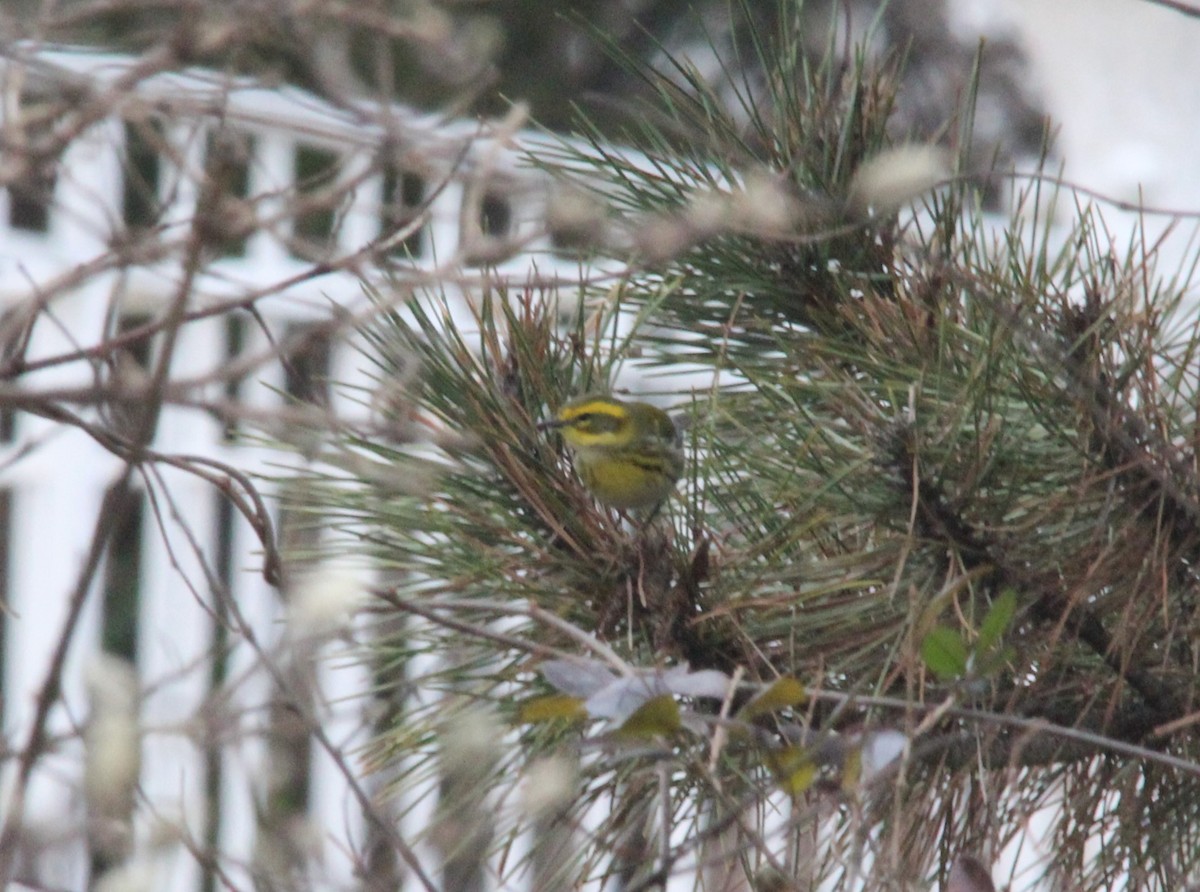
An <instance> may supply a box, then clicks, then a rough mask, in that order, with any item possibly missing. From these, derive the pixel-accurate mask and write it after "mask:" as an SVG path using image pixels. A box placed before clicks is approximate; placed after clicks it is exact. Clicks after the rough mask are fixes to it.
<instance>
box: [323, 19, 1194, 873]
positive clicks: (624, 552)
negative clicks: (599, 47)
mask: <svg viewBox="0 0 1200 892" xmlns="http://www.w3.org/2000/svg"><path fill="white" fill-rule="evenodd" d="M785 25H786V23H785ZM752 33H753V34H754V39H753V40H752V42H751V52H752V53H753V54H754V57H755V61H756V63H757V64H756V65H755V66H754V67H755V68H756V69H757V70H760V71H762V72H765V73H766V75H765V76H764V78H763V79H762V80H761V82H754V83H752V82H749V81H747V82H746V83H745V84H744V89H742V90H740V91H738V92H737V93H736V95H735V97H734V100H733V101H732V102H730V101H729V99H728V97H726V98H725V99H722V98H721V97H719V96H717V95H715V94H714V93H713V92H712V91H711V90H709V89H707V88H706V86H705V84H704V82H703V80H702V79H701V78H700V77H699V75H697V74H696V73H695V72H694V71H692V70H691V69H690V68H689V67H688V66H686V65H685V64H682V63H680V64H678V65H677V67H675V68H674V69H673V70H671V71H669V72H667V73H666V74H655V73H653V72H647V73H646V74H645V76H646V77H647V78H648V79H650V82H651V83H652V84H653V85H654V87H655V89H656V90H657V95H658V99H659V102H658V105H657V107H656V108H654V109H653V110H652V112H647V113H645V114H643V115H641V116H639V117H638V118H637V119H636V124H637V126H636V127H633V126H631V128H630V129H629V131H628V132H627V134H626V141H627V143H628V144H629V145H630V146H636V147H637V150H638V152H639V153H640V154H638V153H634V152H632V151H630V152H625V151H618V150H614V149H612V148H611V143H610V142H607V141H601V140H600V138H599V137H598V136H596V137H595V139H594V140H593V141H592V142H591V143H588V142H587V141H586V140H585V141H582V142H580V141H575V142H567V141H564V142H562V143H561V144H560V145H558V147H557V148H556V149H555V150H553V151H549V152H545V151H543V152H542V153H541V154H540V155H539V156H538V158H537V161H538V163H540V164H542V165H543V166H545V167H546V168H547V169H548V170H550V171H551V173H552V174H553V175H554V176H555V177H557V178H558V179H559V180H560V181H561V182H562V183H563V184H564V189H569V190H570V194H571V195H573V196H575V197H576V198H577V199H578V200H579V201H580V202H581V203H582V206H584V207H590V208H593V209H594V210H595V209H602V211H601V210H596V219H594V220H593V221H591V222H592V223H593V224H594V225H593V226H591V227H590V228H589V227H586V226H585V227H582V229H581V231H582V232H583V233H584V236H585V237H584V238H583V241H584V242H586V243H587V244H588V245H589V246H590V247H591V248H592V249H594V250H596V251H597V252H599V253H605V254H619V255H620V256H621V259H622V261H623V265H622V266H621V267H620V271H619V272H618V273H617V274H611V275H605V276H600V275H596V276H595V277H593V278H592V279H590V280H589V281H586V282H584V283H583V284H582V285H581V286H579V287H577V288H572V287H568V286H564V285H554V284H547V283H535V284H533V285H531V286H529V287H527V288H524V289H516V288H508V289H505V288H502V287H499V286H497V287H495V288H492V289H490V290H487V291H486V292H485V293H483V294H482V295H480V296H479V297H478V299H477V301H476V302H475V303H474V304H473V306H474V307H475V308H476V312H475V315H474V318H473V320H472V321H471V324H469V325H463V324H461V323H460V322H457V321H455V316H454V314H452V313H451V312H450V308H449V306H448V301H449V300H450V299H449V298H444V299H443V300H444V301H446V302H447V303H442V302H441V301H439V298H438V297H437V296H436V295H433V296H430V295H426V296H424V297H423V298H421V299H419V300H414V301H413V302H411V303H410V304H408V305H407V306H405V307H404V308H403V309H399V310H389V309H385V310H382V311H381V316H380V319H379V321H377V322H376V323H375V324H374V325H372V326H371V328H370V329H369V330H368V331H367V332H366V334H367V341H368V347H367V349H366V356H367V357H368V358H369V359H370V360H371V361H373V362H374V363H376V364H377V366H378V369H379V374H378V377H379V381H380V392H381V394H384V396H385V397H386V398H382V399H380V401H379V403H378V404H379V405H381V406H383V407H384V408H385V410H386V414H387V416H388V418H389V423H390V424H391V426H392V429H393V430H394V431H395V433H396V441H395V442H394V443H381V442H378V441H364V440H356V441H352V442H350V443H348V444H346V445H347V446H348V447H349V448H351V449H353V450H355V451H357V453H358V454H359V456H360V457H361V461H360V462H358V463H356V464H354V465H352V466H349V467H352V469H353V472H352V473H347V474H342V475H337V476H336V477H333V478H331V479H330V481H329V482H330V483H331V485H330V486H327V487H319V486H318V487H315V488H312V489H309V490H306V492H307V493H308V495H307V496H306V498H308V499H310V500H315V502H316V506H315V507H317V508H319V510H321V511H323V512H326V513H333V514H336V515H337V516H339V517H340V518H342V528H343V529H344V531H345V532H346V534H347V537H348V539H347V540H344V542H343V545H342V546H341V547H353V548H357V549H361V550H364V551H366V552H367V553H369V554H370V555H371V556H372V558H373V559H374V560H375V561H376V562H377V563H378V564H379V565H380V566H382V567H383V568H385V570H386V572H387V577H388V580H389V583H388V584H387V585H385V586H381V587H380V590H379V592H378V596H379V597H378V607H377V610H378V613H379V614H380V615H381V617H382V618H383V619H384V620H385V623H384V624H381V627H385V628H386V629H387V632H386V633H383V632H381V634H380V636H379V637H378V638H377V640H376V641H375V642H374V645H373V647H372V648H371V652H370V653H369V655H368V656H367V657H365V659H369V660H370V661H371V663H372V665H373V666H374V667H375V671H376V673H377V678H378V680H379V685H380V688H381V690H383V691H386V692H388V693H389V702H390V703H391V704H392V711H391V712H390V713H389V714H388V715H387V716H386V718H385V719H384V720H382V721H381V724H380V733H379V737H378V739H377V741H376V742H375V744H374V746H373V749H372V758H371V764H372V765H373V766H376V767H384V766H387V768H388V770H389V771H390V772H392V774H393V776H394V777H395V782H394V783H395V795H396V797H397V802H398V803H401V804H402V805H403V806H404V807H405V808H413V807H417V804H418V803H419V802H420V801H421V800H422V799H425V798H429V799H430V801H433V800H434V799H439V801H440V803H441V804H440V806H439V807H438V808H437V809H436V810H435V811H434V812H433V813H432V817H431V819H430V821H429V824H428V827H427V831H428V838H429V840H430V841H432V842H434V843H435V844H436V845H438V846H439V847H440V850H441V852H442V853H443V858H444V859H445V863H446V865H447V866H446V871H447V882H450V878H451V877H453V878H454V881H453V882H454V886H455V888H463V889H468V888H477V887H479V886H478V884H479V883H480V882H482V880H481V879H480V878H481V876H482V875H483V873H485V872H486V871H488V870H492V871H497V872H499V873H500V874H501V875H503V876H505V877H513V876H517V875H521V874H523V873H526V872H528V875H530V876H532V877H533V878H534V880H535V887H536V888H541V889H552V888H558V889H561V888H576V887H579V886H580V885H581V884H582V882H583V881H584V880H585V879H589V878H590V879H596V878H599V877H604V876H609V875H618V876H619V877H620V878H621V886H620V888H623V889H642V888H651V887H659V886H660V885H661V884H662V883H663V882H664V880H665V878H666V877H668V876H670V877H679V876H692V877H694V878H695V887H696V888H707V889H715V888H722V889H724V888H744V887H745V886H744V885H738V883H748V884H749V885H750V886H751V887H753V888H762V889H768V888H772V889H773V888H804V889H809V888H817V887H819V886H822V884H825V885H824V886H823V887H824V888H830V887H831V886H830V885H828V884H830V883H838V884H841V883H847V884H850V885H847V886H846V887H847V888H852V887H854V884H861V886H862V887H863V888H871V889H874V888H880V889H884V888H888V889H892V888H914V889H915V888H928V886H929V884H930V883H936V882H937V881H938V880H939V879H944V878H945V877H946V876H947V873H948V872H949V870H950V867H951V865H952V864H953V863H954V861H955V860H956V859H957V858H959V857H960V856H962V855H978V856H980V857H982V858H983V859H984V861H985V863H986V862H988V861H989V859H992V858H995V857H996V856H997V855H998V854H999V853H1000V852H1001V851H1002V850H1003V849H1004V848H1005V847H1006V846H1009V845H1010V844H1012V843H1013V842H1014V840H1017V839H1019V838H1021V836H1022V835H1023V834H1025V833H1026V831H1027V830H1028V828H1029V825H1030V822H1031V820H1033V819H1034V818H1035V816H1036V819H1037V820H1038V821H1044V822H1045V824H1046V826H1047V828H1048V830H1047V833H1048V840H1049V844H1048V846H1047V854H1046V856H1045V858H1044V860H1043V861H1042V862H1041V863H1040V865H1039V868H1038V872H1039V874H1044V875H1045V877H1046V878H1048V880H1049V881H1050V882H1051V883H1052V885H1053V887H1055V888H1071V889H1105V888H1110V887H1111V886H1112V884H1113V883H1114V882H1117V878H1119V877H1126V878H1127V883H1128V886H1129V887H1130V888H1158V889H1167V888H1180V887H1182V885H1184V883H1185V882H1186V881H1187V880H1188V879H1189V878H1194V876H1195V875H1196V873H1197V869H1198V867H1200V864H1198V862H1200V840H1198V839H1197V828H1200V814H1198V812H1200V782H1198V776H1200V763H1197V761H1196V751H1197V744H1198V741H1197V738H1196V725H1195V723H1194V722H1192V721H1191V720H1190V719H1191V717H1192V716H1193V714H1194V710H1195V704H1196V700H1197V696H1198V694H1200V690H1198V688H1197V682H1196V671H1195V666H1196V662H1197V659H1198V658H1200V653H1198V652H1197V650H1196V645H1195V643H1194V642H1195V629H1196V625H1195V624H1196V620H1195V618H1194V611H1195V602H1196V591H1197V579H1196V573H1195V570H1194V569H1193V568H1194V567H1195V566H1196V565H1197V564H1198V563H1200V476H1198V473H1197V470H1196V468H1197V458H1196V442H1197V435H1196V432H1195V408H1194V407H1195V406H1196V405H1197V398H1198V394H1197V378H1196V374H1195V372H1194V367H1195V362H1196V354H1197V350H1198V348H1200V334H1198V332H1197V330H1196V327H1195V324H1194V323H1193V322H1192V321H1191V320H1189V319H1188V318H1187V317H1186V315H1185V314H1183V313H1182V312H1180V302H1181V301H1182V299H1183V297H1184V294H1185V291H1186V281H1184V279H1185V278H1186V277H1177V278H1176V279H1175V280H1171V281H1165V280H1164V279H1162V278H1160V276H1159V271H1158V270H1156V268H1155V252H1154V250H1153V249H1152V248H1148V247H1146V246H1145V245H1143V244H1142V243H1141V242H1140V241H1136V240H1135V241H1134V242H1133V243H1131V244H1128V245H1114V244H1111V243H1110V242H1109V241H1108V238H1107V236H1106V228H1105V225H1104V220H1103V218H1102V216H1101V214H1100V212H1099V211H1098V210H1097V209H1096V208H1094V207H1090V206H1079V205H1076V206H1075V208H1074V210H1075V211H1077V213H1075V214H1074V219H1073V221H1072V222H1071V223H1070V228H1069V231H1064V230H1062V229H1060V228H1055V227H1052V226H1051V225H1050V221H1051V219H1052V218H1053V219H1059V218H1061V217H1062V215H1063V213H1062V212H1063V207H1064V205H1065V203H1066V196H1065V194H1060V191H1059V188H1058V186H1057V185H1056V183H1055V182H1054V181H1053V180H1052V179H1050V178H1044V177H1030V178H1027V179H1023V180H1022V179H1016V180H1014V182H1015V186H1014V195H1013V201H1012V204H1013V208H1014V209H1013V211H1012V214H1011V218H1010V219H1008V220H1007V221H999V222H997V221H996V220H995V219H994V218H992V217H989V216H988V215H987V214H986V213H985V212H984V211H983V209H982V201H981V197H980V196H981V188H980V187H981V184H980V182H979V181H978V179H977V178H975V177H971V176H967V175H958V176H956V175H954V165H953V164H951V166H950V167H949V168H947V175H946V176H945V177H944V178H943V179H941V180H940V183H939V185H938V187H937V188H936V189H934V190H932V191H927V190H926V187H927V186H930V185H931V184H932V182H933V180H934V179H937V177H933V178H932V179H930V178H929V177H930V174H931V173H932V172H933V170H934V168H933V167H932V166H931V165H932V164H933V162H934V161H935V160H936V158H937V155H936V153H934V152H932V151H931V150H928V149H920V150H916V149H911V148H908V149H906V148H904V147H903V146H902V145H900V143H899V141H898V139H897V137H896V136H895V135H894V134H890V133H889V131H888V123H889V112H890V110H891V108H892V105H893V101H894V94H893V88H892V85H893V84H894V83H895V82H896V73H897V70H898V67H897V66H898V64H899V63H898V62H895V63H894V62H891V61H889V62H884V63H881V62H878V61H869V60H868V58H867V57H866V56H865V55H864V54H858V55H856V56H854V57H853V58H850V59H846V58H844V57H842V56H839V55H838V53H837V52H836V51H835V48H832V47H831V49H830V50H829V52H828V53H827V54H826V55H825V56H823V57H822V58H816V59H814V58H812V57H809V56H806V55H805V54H804V52H803V51H802V48H801V46H800V45H799V41H798V39H796V38H795V37H794V36H791V35H793V34H794V32H792V31H790V30H789V29H788V28H787V27H786V26H785V27H784V28H783V29H782V32H781V34H780V35H771V36H768V35H765V34H762V33H759V32H752ZM971 132H972V121H971V118H970V114H969V110H968V111H964V112H963V114H962V115H961V116H960V118H958V119H957V120H956V121H954V122H952V126H950V127H949V128H948V130H947V133H948V135H949V136H948V142H949V143H951V145H952V148H953V151H954V152H955V153H956V157H959V158H965V157H966V156H967V155H968V154H969V152H970V150H971ZM948 157H949V156H948ZM918 193H921V194H922V195H923V197H922V199H921V200H920V202H919V203H918V209H917V210H915V211H913V212H909V211H903V210H901V209H900V206H901V205H902V204H904V203H905V199H907V198H911V197H913V196H914V195H916V194H918ZM1056 215H1057V216H1056ZM379 299H380V302H381V307H384V308H386V307H387V305H388V304H387V301H388V300H389V297H388V296H387V295H383V294H381V295H380V297H379ZM630 365H637V366H638V367H639V368H640V369H641V370H642V372H643V375H644V376H643V378H642V379H641V380H642V382H643V383H642V385H641V389H640V390H639V392H638V393H637V394H636V396H638V397H639V398H650V399H655V400H657V401H659V402H660V403H661V404H665V405H671V406H673V407H674V409H675V410H676V411H677V412H679V413H680V416H681V418H680V427H681V429H682V430H683V439H684V443H685V449H686V454H687V460H688V470H687V473H686V475H685V478H684V479H683V480H682V481H681V482H680V485H679V488H678V493H677V495H676V497H675V498H673V499H672V500H670V501H669V503H668V504H667V505H665V506H664V507H663V508H662V509H661V511H660V512H658V513H657V514H656V515H655V516H653V517H650V518H647V517H644V516H637V515H634V516H627V515H622V514H620V513H619V512H615V511H612V510H608V509H605V508H603V507H601V506H598V505H597V504H596V503H595V502H594V500H593V499H592V498H591V497H590V495H589V494H588V492H587V491H586V489H584V487H583V486H582V485H581V483H580V482H579V481H578V479H577V478H576V477H575V475H574V474H573V472H572V470H571V467H570V461H569V458H568V456H567V455H566V453H565V452H564V450H563V448H562V444H561V443H560V442H559V441H558V440H557V438H556V437H555V436H554V435H553V434H552V433H550V432H547V431H544V430H539V427H538V424H539V422H540V421H543V420H545V419H547V418H549V417H551V415H552V413H553V411H554V410H555V408H556V407H557V406H558V405H560V404H561V403H563V402H564V401H566V400H567V399H569V398H571V397H573V396H576V395H578V394H580V393H585V392H595V391H604V390H606V389H609V388H612V387H613V386H614V381H615V380H616V379H617V375H618V373H619V372H620V371H621V370H622V369H625V368H627V367H629V366H630ZM697 370H700V371H703V372H706V373H707V375H706V377H704V378H703V380H704V381H706V382H707V384H706V385H705V386H702V387H700V388H696V387H695V386H694V382H696V381H697V380H700V379H699V378H698V376H697ZM621 380H625V379H624V378H622V379H621ZM651 391H653V392H651ZM347 483H349V484H350V486H349V487H348V486H347V485H346V484H347ZM309 507H310V508H311V507H313V505H312V504H311V503H310V505H309ZM346 542H349V544H346ZM398 617H402V618H403V620H402V621H398V619H397V618H398ZM531 778H532V780H531ZM514 782H516V784H517V786H516V788H515V789H514ZM522 783H524V784H525V787H524V788H522V787H521V784H522ZM520 789H525V791H526V792H525V794H524V798H523V799H521V798H520V796H521V794H519V792H516V791H515V790H520ZM439 791H440V793H439ZM497 853H499V854H497ZM488 857H491V858H492V860H491V861H487V862H486V863H485V858H488ZM452 871H455V872H452ZM738 877H745V878H746V879H745V880H739V879H737V878H738ZM1039 879H1040V877H1039V875H1031V874H1024V875H1021V876H1017V877H1013V878H1012V879H1011V883H1010V885H1011V888H1014V889H1017V888H1025V887H1027V886H1028V885H1030V884H1032V883H1034V882H1035V881H1038V880H1039ZM839 887H840V886H839Z"/></svg>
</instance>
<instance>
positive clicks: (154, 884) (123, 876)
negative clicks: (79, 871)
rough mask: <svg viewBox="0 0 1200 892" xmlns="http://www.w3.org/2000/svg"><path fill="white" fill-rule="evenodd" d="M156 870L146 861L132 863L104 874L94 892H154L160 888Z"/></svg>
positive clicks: (95, 885) (97, 882) (97, 881)
mask: <svg viewBox="0 0 1200 892" xmlns="http://www.w3.org/2000/svg"><path fill="white" fill-rule="evenodd" d="M158 882H159V878H158V877H156V876H155V871H154V869H153V868H152V867H151V866H150V865H149V864H148V863H146V862H145V861H131V862H129V863H127V864H122V865H120V866H119V867H114V868H113V869H112V870H107V871H105V872H104V874H103V876H101V877H100V878H99V879H97V880H96V882H95V883H94V884H93V885H92V892H153V890H155V889H158V888H160V887H159V885H158Z"/></svg>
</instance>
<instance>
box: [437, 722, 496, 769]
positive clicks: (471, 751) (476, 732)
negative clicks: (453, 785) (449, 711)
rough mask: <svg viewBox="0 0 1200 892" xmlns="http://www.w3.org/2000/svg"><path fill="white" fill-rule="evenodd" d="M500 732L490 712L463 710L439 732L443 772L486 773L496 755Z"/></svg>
mask: <svg viewBox="0 0 1200 892" xmlns="http://www.w3.org/2000/svg"><path fill="white" fill-rule="evenodd" d="M500 729H501V722H500V719H499V718H498V717H497V716H496V715H495V714H494V713H493V712H492V711H491V710H490V709H484V708H483V707H470V708H467V709H464V710H463V711H462V712H460V713H459V714H458V715H456V716H454V717H453V718H452V719H451V720H450V721H449V722H447V723H446V725H445V726H443V728H442V733H441V746H442V765H443V767H444V768H445V769H446V770H447V771H465V770H478V769H483V770H484V771H486V768H487V767H488V766H490V765H491V764H492V763H493V762H495V760H496V755H497V753H498V752H499V749H500V743H501V741H500V736H499V733H500Z"/></svg>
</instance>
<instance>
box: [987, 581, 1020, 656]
mask: <svg viewBox="0 0 1200 892" xmlns="http://www.w3.org/2000/svg"><path fill="white" fill-rule="evenodd" d="M1016 613H1017V593H1016V592H1015V591H1013V590H1012V589H1010V588H1007V589H1005V590H1004V591H1003V592H1001V593H1000V597H998V598H997V599H996V600H995V601H993V602H992V606H991V609H989V610H988V612H987V616H985V617H984V618H983V622H982V623H981V624H980V626H979V644H978V647H979V650H980V651H987V650H991V649H992V648H993V647H994V646H995V645H996V644H997V643H998V642H999V641H1000V637H1001V636H1002V635H1003V634H1004V633H1005V632H1007V631H1008V627H1009V625H1010V624H1011V623H1012V619H1013V617H1014V616H1015V615H1016Z"/></svg>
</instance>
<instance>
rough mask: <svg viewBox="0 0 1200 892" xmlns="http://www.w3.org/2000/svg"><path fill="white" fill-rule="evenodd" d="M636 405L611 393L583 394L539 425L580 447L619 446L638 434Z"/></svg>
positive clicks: (570, 443)
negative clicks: (556, 432)
mask: <svg viewBox="0 0 1200 892" xmlns="http://www.w3.org/2000/svg"><path fill="white" fill-rule="evenodd" d="M639 405H640V404H637V403H626V402H624V401H622V400H619V399H617V398H616V397H611V396H596V395H592V396H582V397H579V398H578V399H575V400H572V401H571V402H569V403H567V404H566V405H564V406H563V407H562V408H560V409H559V410H558V412H557V413H555V416H554V420H553V421H547V422H545V423H544V424H543V425H542V427H544V428H552V429H555V430H559V431H561V432H562V435H563V439H564V440H566V441H567V443H568V444H569V445H571V446H576V447H580V448H583V449H586V448H588V447H599V448H603V447H605V446H620V445H622V444H625V443H629V442H631V441H632V440H633V439H634V438H635V437H637V436H638V435H639V431H638V430H637V428H636V427H635V426H636V425H637V424H638V418H639V413H638V412H637V408H638V406H639ZM647 408H650V407H647ZM655 411H658V410H655Z"/></svg>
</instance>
